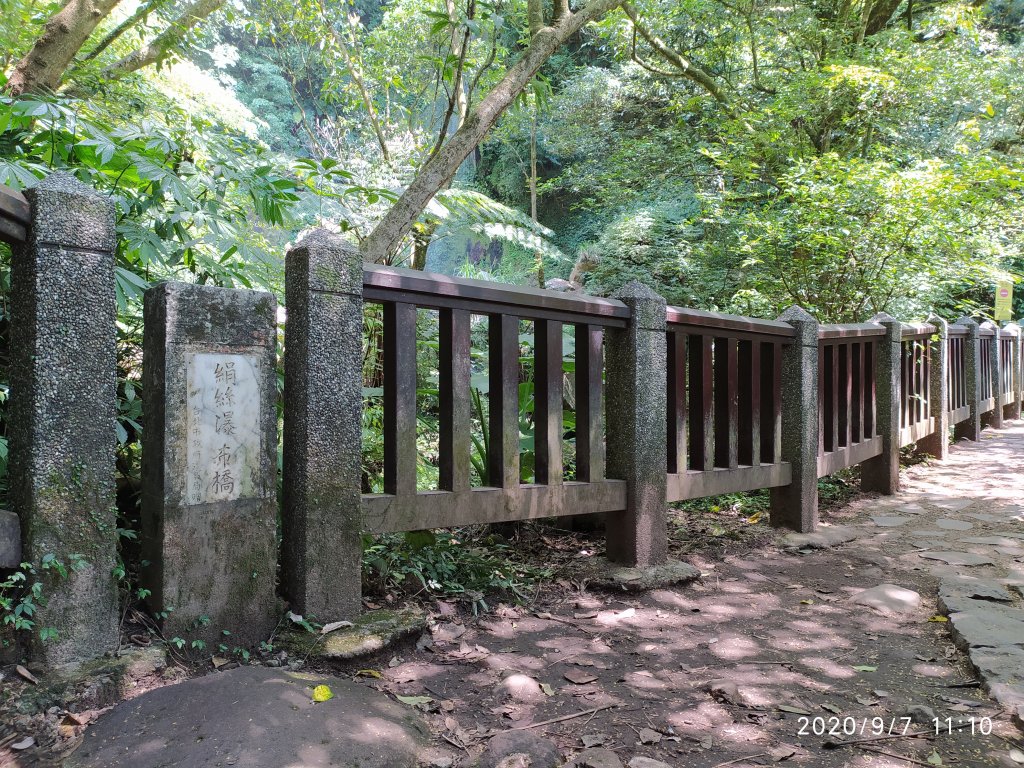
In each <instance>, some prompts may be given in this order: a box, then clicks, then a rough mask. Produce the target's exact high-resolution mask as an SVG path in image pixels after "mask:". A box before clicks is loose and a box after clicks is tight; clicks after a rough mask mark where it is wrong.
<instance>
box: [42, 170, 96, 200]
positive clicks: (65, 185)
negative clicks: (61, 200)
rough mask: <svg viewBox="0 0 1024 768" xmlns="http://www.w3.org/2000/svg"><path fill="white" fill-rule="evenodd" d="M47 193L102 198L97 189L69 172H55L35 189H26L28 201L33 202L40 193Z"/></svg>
mask: <svg viewBox="0 0 1024 768" xmlns="http://www.w3.org/2000/svg"><path fill="white" fill-rule="evenodd" d="M46 192H56V193H58V194H62V195H70V196H72V197H102V195H100V193H99V192H97V191H96V190H95V189H93V188H92V187H90V186H89V185H88V184H86V183H85V182H82V181H79V180H78V178H77V177H76V176H74V175H73V174H70V173H68V172H67V171H54V172H53V173H51V174H49V175H48V176H46V177H45V178H43V179H42V180H41V181H40V182H39V183H38V184H36V185H35V186H34V187H29V188H28V189H26V190H25V192H24V195H25V197H26V198H27V199H29V200H32V199H33V198H36V197H38V196H39V194H40V193H46Z"/></svg>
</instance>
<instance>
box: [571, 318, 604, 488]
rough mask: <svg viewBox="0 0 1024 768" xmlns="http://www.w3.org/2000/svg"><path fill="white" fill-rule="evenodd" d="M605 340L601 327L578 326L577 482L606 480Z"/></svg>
mask: <svg viewBox="0 0 1024 768" xmlns="http://www.w3.org/2000/svg"><path fill="white" fill-rule="evenodd" d="M603 341H604V330H603V329H602V328H601V326H599V325H577V326H576V479H577V480H582V481H584V482H588V483H597V482H600V481H601V480H604V435H603V434H602V432H603V429H602V424H603V419H602V418H601V392H602V388H603V378H602V372H603V370H604V354H603V351H604V350H603Z"/></svg>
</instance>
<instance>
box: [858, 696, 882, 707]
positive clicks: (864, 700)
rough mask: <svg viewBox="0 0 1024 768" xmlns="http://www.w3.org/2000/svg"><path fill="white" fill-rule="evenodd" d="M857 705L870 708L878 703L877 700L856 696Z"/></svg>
mask: <svg viewBox="0 0 1024 768" xmlns="http://www.w3.org/2000/svg"><path fill="white" fill-rule="evenodd" d="M854 698H856V699H857V703H858V704H863V705H864V706H865V707H871V706H874V705H875V704H877V703H878V699H869V698H868V697H867V696H856V697H854Z"/></svg>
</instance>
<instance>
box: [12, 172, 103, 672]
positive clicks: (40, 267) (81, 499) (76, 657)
mask: <svg viewBox="0 0 1024 768" xmlns="http://www.w3.org/2000/svg"><path fill="white" fill-rule="evenodd" d="M25 196H26V197H27V198H28V200H29V203H30V205H31V210H32V225H31V228H30V230H29V237H28V240H27V241H26V243H25V244H24V245H22V246H19V247H17V248H15V250H14V258H13V260H12V264H11V410H10V453H11V462H10V494H11V500H12V503H13V506H14V510H15V511H16V512H17V513H18V515H19V516H20V517H21V522H22V525H21V529H22V543H23V550H24V554H23V557H24V558H25V560H27V561H29V562H31V563H32V564H33V565H34V566H35V567H36V569H37V571H38V573H39V575H40V577H41V580H42V583H43V585H44V594H45V597H46V605H45V606H44V607H40V609H39V611H38V612H37V613H36V615H35V616H34V617H33V620H34V621H35V623H36V627H37V628H38V629H43V628H54V629H56V631H57V636H56V638H55V639H52V640H49V641H47V642H45V643H42V644H41V645H38V646H37V648H36V649H35V650H36V652H37V653H38V655H40V656H41V657H42V658H43V660H44V661H46V662H47V663H50V664H64V663H70V662H77V661H82V660H85V659H89V658H93V657H96V656H99V655H101V654H103V653H104V652H105V651H109V650H112V649H113V648H115V647H116V646H117V585H116V581H115V578H114V575H113V570H114V564H115V559H116V555H117V533H116V528H117V524H116V518H117V511H116V508H115V506H114V503H115V497H114V491H115V488H114V473H115V465H114V454H115V448H116V445H117V438H116V436H115V419H116V410H117V398H116V386H117V350H116V343H117V335H116V334H117V330H116V319H117V317H116V312H117V301H116V298H115V293H114V250H115V246H116V235H115V232H114V206H113V204H112V203H111V202H110V199H109V198H108V197H107V196H105V195H99V194H97V193H96V192H95V191H93V190H92V189H90V188H89V187H87V186H85V185H84V184H82V183H81V182H79V181H77V180H76V179H75V178H74V177H72V176H70V175H68V174H65V173H54V174H51V175H50V176H49V177H48V178H46V179H44V180H43V181H42V182H40V184H39V186H37V187H35V188H34V189H30V190H28V191H27V192H26V195H25ZM79 557H80V558H81V559H79ZM54 560H56V561H59V562H60V564H61V567H63V568H65V569H66V570H67V576H66V577H63V576H61V575H60V574H59V569H58V568H56V567H50V568H48V569H46V570H43V567H44V565H45V564H46V563H51V565H52V564H53V563H54ZM33 636H34V638H35V640H36V641H37V642H38V638H39V633H38V632H35V633H33Z"/></svg>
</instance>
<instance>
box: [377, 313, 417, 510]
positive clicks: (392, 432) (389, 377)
mask: <svg viewBox="0 0 1024 768" xmlns="http://www.w3.org/2000/svg"><path fill="white" fill-rule="evenodd" d="M416 457H417V453H416V305H415V304H405V303H399V302H393V303H391V302H389V303H387V304H385V305H384V493H393V494H395V495H401V496H405V495H414V494H415V493H416Z"/></svg>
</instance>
